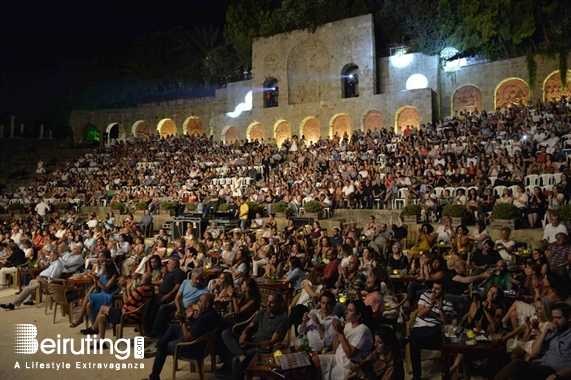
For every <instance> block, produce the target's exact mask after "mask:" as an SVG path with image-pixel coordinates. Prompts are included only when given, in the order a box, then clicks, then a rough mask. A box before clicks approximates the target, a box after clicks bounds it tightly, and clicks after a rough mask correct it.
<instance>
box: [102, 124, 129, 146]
mask: <svg viewBox="0 0 571 380" xmlns="http://www.w3.org/2000/svg"><path fill="white" fill-rule="evenodd" d="M105 133H106V134H107V139H106V140H107V141H106V142H107V143H110V142H112V141H118V140H125V138H126V136H125V129H124V128H123V126H122V125H121V124H119V123H111V124H109V125H108V126H107V128H105Z"/></svg>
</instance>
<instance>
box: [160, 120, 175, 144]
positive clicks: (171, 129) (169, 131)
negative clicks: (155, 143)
mask: <svg viewBox="0 0 571 380" xmlns="http://www.w3.org/2000/svg"><path fill="white" fill-rule="evenodd" d="M157 131H158V132H159V135H160V136H161V139H162V138H163V137H168V136H176V134H177V133H176V132H177V130H176V124H175V122H174V121H172V120H171V119H162V120H161V121H159V124H157Z"/></svg>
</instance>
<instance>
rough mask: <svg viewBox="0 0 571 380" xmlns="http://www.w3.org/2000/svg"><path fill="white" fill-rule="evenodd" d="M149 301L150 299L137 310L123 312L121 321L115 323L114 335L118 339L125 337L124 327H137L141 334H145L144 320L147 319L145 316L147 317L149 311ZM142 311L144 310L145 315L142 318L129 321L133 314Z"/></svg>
mask: <svg viewBox="0 0 571 380" xmlns="http://www.w3.org/2000/svg"><path fill="white" fill-rule="evenodd" d="M149 302H150V300H148V301H147V302H145V303H144V304H142V305H141V306H139V307H138V308H137V309H135V310H132V311H128V312H126V313H123V314H121V321H120V322H119V324H115V323H114V324H113V335H115V336H116V338H117V339H121V338H123V329H124V328H125V327H136V328H138V329H139V332H140V333H141V335H145V324H144V323H143V321H144V320H145V318H147V313H148V312H149V308H148V307H147V306H148V305H149ZM141 311H142V312H143V316H142V317H141V319H139V320H138V321H135V322H127V320H128V318H129V316H130V315H131V314H134V313H138V312H141Z"/></svg>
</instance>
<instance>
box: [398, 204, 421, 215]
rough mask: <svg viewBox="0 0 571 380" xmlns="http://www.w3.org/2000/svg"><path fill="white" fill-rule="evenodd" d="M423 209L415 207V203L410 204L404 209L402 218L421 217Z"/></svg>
mask: <svg viewBox="0 0 571 380" xmlns="http://www.w3.org/2000/svg"><path fill="white" fill-rule="evenodd" d="M421 211H422V207H420V206H419V205H415V204H414V203H409V204H407V205H406V206H404V207H403V209H402V212H401V214H402V216H420V214H421Z"/></svg>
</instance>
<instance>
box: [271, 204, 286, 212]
mask: <svg viewBox="0 0 571 380" xmlns="http://www.w3.org/2000/svg"><path fill="white" fill-rule="evenodd" d="M288 210H289V205H288V204H287V203H286V202H277V203H274V204H273V206H272V212H279V213H283V214H287V212H288Z"/></svg>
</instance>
